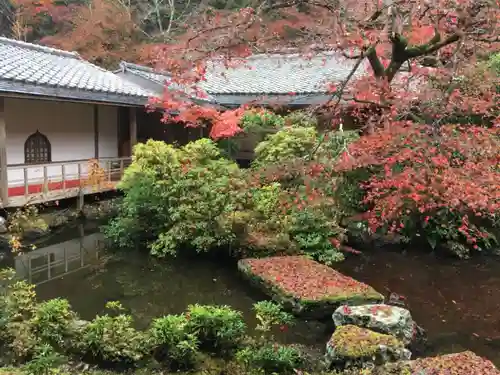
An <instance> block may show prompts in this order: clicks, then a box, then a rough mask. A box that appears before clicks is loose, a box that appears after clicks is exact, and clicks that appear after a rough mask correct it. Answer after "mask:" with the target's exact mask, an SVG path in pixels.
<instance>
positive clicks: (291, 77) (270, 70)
mask: <svg viewBox="0 0 500 375" xmlns="http://www.w3.org/2000/svg"><path fill="white" fill-rule="evenodd" d="M355 63H356V60H353V59H347V58H345V57H343V56H342V55H340V54H338V53H321V54H317V55H314V56H313V57H312V58H310V59H309V58H305V57H303V56H301V55H298V54H287V55H283V54H272V55H254V56H250V57H249V58H248V59H246V60H245V62H244V63H242V64H239V65H238V66H236V67H233V68H226V67H225V66H224V64H223V63H222V62H217V61H213V62H212V63H211V64H210V66H209V67H208V69H207V74H206V81H204V82H203V83H202V87H203V89H204V90H206V91H207V92H208V93H210V94H246V95H248V94H252V95H263V94H265V95H280V94H289V93H295V94H313V93H317V94H320V93H325V92H327V89H326V86H327V84H328V83H332V82H341V81H343V80H344V79H345V78H347V76H348V75H349V73H350V72H351V70H352V68H353V66H354V64H355ZM363 73H365V71H364V69H362V66H360V68H359V69H358V71H357V74H356V75H361V74H363Z"/></svg>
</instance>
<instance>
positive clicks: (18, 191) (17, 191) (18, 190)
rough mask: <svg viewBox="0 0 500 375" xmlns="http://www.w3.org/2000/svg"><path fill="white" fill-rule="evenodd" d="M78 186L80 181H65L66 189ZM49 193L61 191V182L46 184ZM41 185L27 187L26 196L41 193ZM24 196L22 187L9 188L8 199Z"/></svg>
mask: <svg viewBox="0 0 500 375" xmlns="http://www.w3.org/2000/svg"><path fill="white" fill-rule="evenodd" d="M79 186H80V180H66V189H71V188H76V187H79ZM48 188H49V191H53V190H62V188H63V184H62V181H54V182H49V183H48ZM42 190H43V184H30V185H28V194H37V193H41V192H42ZM22 195H24V186H12V187H9V197H19V196H22Z"/></svg>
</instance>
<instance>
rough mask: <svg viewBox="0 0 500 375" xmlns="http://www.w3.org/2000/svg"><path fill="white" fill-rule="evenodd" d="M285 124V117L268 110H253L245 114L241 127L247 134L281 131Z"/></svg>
mask: <svg viewBox="0 0 500 375" xmlns="http://www.w3.org/2000/svg"><path fill="white" fill-rule="evenodd" d="M284 124H285V119H284V118H283V116H280V115H277V114H275V113H273V112H271V111H268V110H266V109H253V110H249V111H247V112H246V113H245V115H244V116H243V117H242V119H241V121H240V126H241V128H242V129H243V131H244V132H245V133H260V132H263V131H266V130H274V129H280V128H281V127H283V125H284Z"/></svg>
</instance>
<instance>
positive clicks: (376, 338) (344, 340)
mask: <svg viewBox="0 0 500 375" xmlns="http://www.w3.org/2000/svg"><path fill="white" fill-rule="evenodd" d="M410 357H411V352H410V351H409V350H408V349H405V347H404V344H403V342H401V341H400V340H398V339H397V338H395V337H394V336H391V335H385V334H382V333H377V332H374V331H371V330H369V329H366V328H360V327H357V326H353V325H345V326H340V327H337V329H336V330H335V332H334V333H333V335H332V337H331V339H330V341H328V343H327V344H326V357H325V359H326V362H327V364H328V365H329V367H340V368H348V367H365V366H366V365H367V364H373V365H382V364H385V363H387V362H397V361H402V360H409V359H410Z"/></svg>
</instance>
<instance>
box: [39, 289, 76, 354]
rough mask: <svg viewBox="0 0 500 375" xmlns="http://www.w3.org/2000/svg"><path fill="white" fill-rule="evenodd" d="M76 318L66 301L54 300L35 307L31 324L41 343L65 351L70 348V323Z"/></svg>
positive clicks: (71, 334)
mask: <svg viewBox="0 0 500 375" xmlns="http://www.w3.org/2000/svg"><path fill="white" fill-rule="evenodd" d="M76 318H77V317H76V314H75V313H74V312H73V311H72V310H71V306H70V304H69V302H68V301H67V300H65V299H61V298H55V299H51V300H48V301H45V302H42V303H41V304H39V305H38V306H37V309H36V311H35V313H34V316H33V319H32V321H31V324H32V325H33V330H34V333H35V334H36V336H37V337H38V338H40V340H42V342H44V343H47V344H50V345H52V346H53V347H55V348H58V349H62V350H66V349H69V348H70V346H71V339H72V336H73V330H72V323H73V322H74V321H75V319H76Z"/></svg>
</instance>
